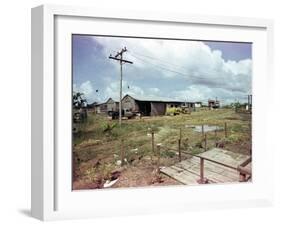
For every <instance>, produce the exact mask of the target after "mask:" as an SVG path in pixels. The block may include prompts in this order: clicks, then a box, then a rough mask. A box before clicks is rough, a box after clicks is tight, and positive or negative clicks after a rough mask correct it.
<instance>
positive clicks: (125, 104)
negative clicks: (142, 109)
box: [122, 96, 139, 111]
mask: <svg viewBox="0 0 281 226" xmlns="http://www.w3.org/2000/svg"><path fill="white" fill-rule="evenodd" d="M122 108H123V109H125V108H126V109H129V110H131V111H139V108H138V105H137V104H136V101H135V100H134V99H133V98H132V97H130V96H126V97H125V98H124V99H123V100H122Z"/></svg>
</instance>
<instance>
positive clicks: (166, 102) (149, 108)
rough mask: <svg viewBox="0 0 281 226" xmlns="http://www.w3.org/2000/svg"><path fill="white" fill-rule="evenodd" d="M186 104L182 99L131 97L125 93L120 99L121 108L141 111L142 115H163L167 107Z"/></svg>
mask: <svg viewBox="0 0 281 226" xmlns="http://www.w3.org/2000/svg"><path fill="white" fill-rule="evenodd" d="M184 104H186V103H185V102H182V101H175V100H171V99H167V98H165V99H164V98H163V99H161V100H160V99H159V100H157V99H154V98H148V97H142V98H140V97H138V98H135V97H132V96H131V95H128V94H127V95H125V96H124V97H123V99H122V108H123V109H129V110H130V111H133V112H141V113H142V115H144V116H157V115H165V113H166V109H167V107H180V106H182V105H184Z"/></svg>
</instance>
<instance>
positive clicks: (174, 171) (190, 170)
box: [161, 148, 251, 184]
mask: <svg viewBox="0 0 281 226" xmlns="http://www.w3.org/2000/svg"><path fill="white" fill-rule="evenodd" d="M199 156H202V157H206V158H209V159H211V160H214V161H218V162H222V163H225V164H228V165H231V166H233V167H235V168H236V167H237V166H238V165H239V164H241V163H242V162H244V161H245V160H246V159H247V158H248V157H249V156H247V155H242V154H237V153H233V152H230V151H227V150H223V149H219V148H213V149H211V150H209V151H206V152H204V153H202V154H200V155H199ZM204 162H205V163H204V177H205V178H207V179H208V180H209V181H210V182H214V183H225V182H238V181H239V173H238V171H237V170H234V169H231V168H229V167H226V166H223V165H219V164H216V163H214V162H210V161H207V160H205V161H204ZM247 167H249V168H250V167H251V164H249V166H247ZM161 172H162V173H165V174H166V175H168V176H170V177H172V178H174V179H175V180H177V181H179V182H181V183H183V184H197V181H198V179H200V158H198V157H191V158H189V159H186V160H184V161H181V162H179V163H176V164H175V165H174V166H171V167H166V168H163V169H162V170H161Z"/></svg>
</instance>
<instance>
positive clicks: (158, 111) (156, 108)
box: [151, 102, 166, 116]
mask: <svg viewBox="0 0 281 226" xmlns="http://www.w3.org/2000/svg"><path fill="white" fill-rule="evenodd" d="M165 113H166V104H165V103H155V102H151V116H157V115H165Z"/></svg>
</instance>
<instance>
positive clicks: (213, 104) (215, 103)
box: [208, 100, 220, 109]
mask: <svg viewBox="0 0 281 226" xmlns="http://www.w3.org/2000/svg"><path fill="white" fill-rule="evenodd" d="M208 107H209V108H210V109H214V108H219V107H220V102H219V101H218V100H208Z"/></svg>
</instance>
